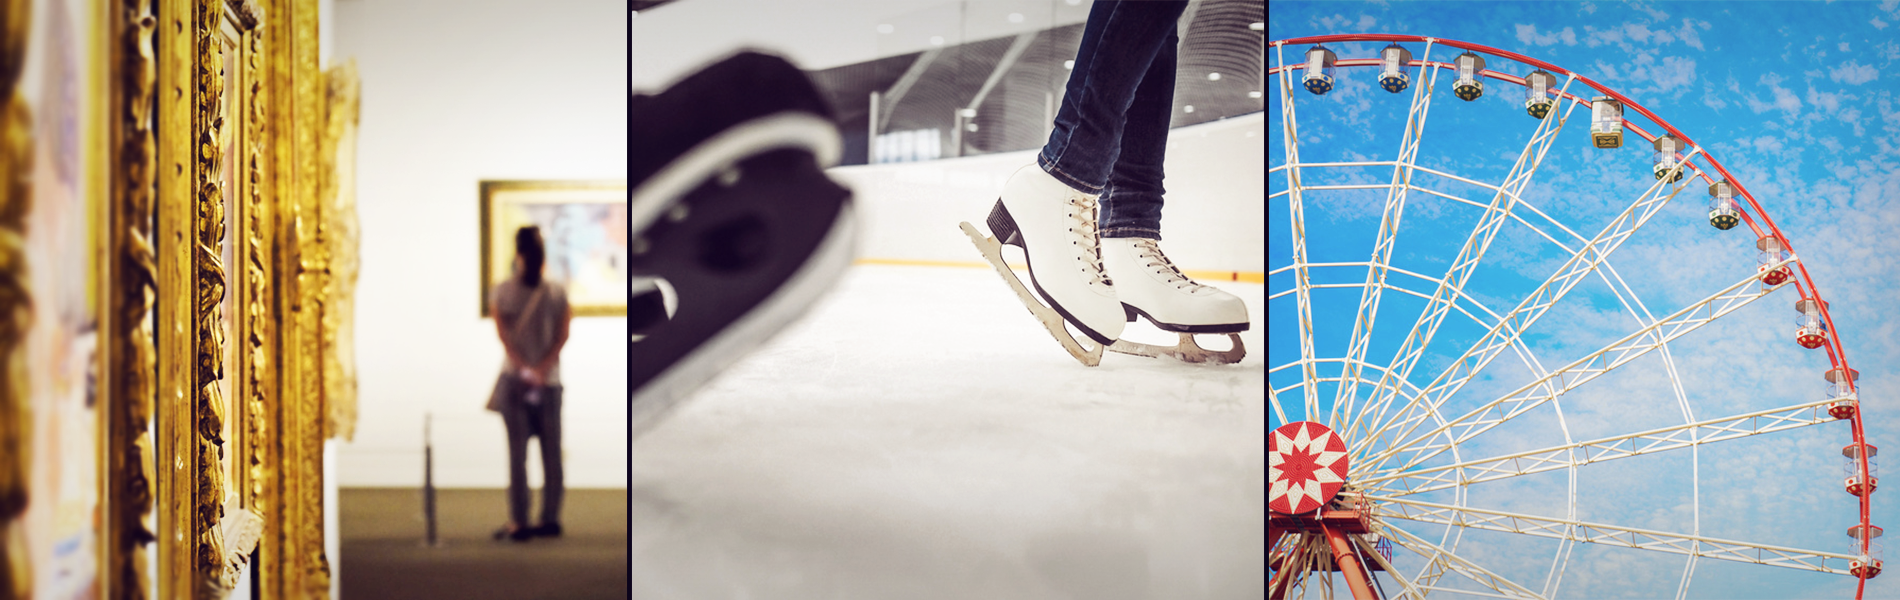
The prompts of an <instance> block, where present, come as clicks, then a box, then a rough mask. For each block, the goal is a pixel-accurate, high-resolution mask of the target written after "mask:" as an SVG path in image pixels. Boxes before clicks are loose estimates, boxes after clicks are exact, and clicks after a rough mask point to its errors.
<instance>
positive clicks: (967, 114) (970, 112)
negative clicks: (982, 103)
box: [957, 108, 976, 119]
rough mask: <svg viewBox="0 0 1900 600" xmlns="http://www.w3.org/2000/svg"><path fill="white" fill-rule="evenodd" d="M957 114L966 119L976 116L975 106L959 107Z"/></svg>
mask: <svg viewBox="0 0 1900 600" xmlns="http://www.w3.org/2000/svg"><path fill="white" fill-rule="evenodd" d="M957 114H958V115H961V116H962V117H963V118H965V119H968V118H972V117H975V116H976V109H974V108H963V109H958V110H957Z"/></svg>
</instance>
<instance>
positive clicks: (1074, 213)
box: [1068, 194, 1166, 287]
mask: <svg viewBox="0 0 1900 600" xmlns="http://www.w3.org/2000/svg"><path fill="white" fill-rule="evenodd" d="M1068 200H1069V219H1070V220H1071V221H1073V223H1071V225H1072V226H1071V227H1069V232H1071V233H1074V234H1077V235H1078V236H1079V238H1080V239H1078V240H1071V241H1070V242H1069V243H1071V244H1075V245H1078V246H1081V247H1082V251H1083V252H1082V254H1080V255H1077V256H1076V257H1075V259H1076V260H1079V261H1082V263H1083V266H1084V270H1085V271H1088V274H1089V284H1090V285H1095V284H1100V285H1106V286H1110V287H1113V286H1114V285H1115V282H1114V281H1111V280H1110V279H1109V278H1108V271H1106V270H1103V269H1102V247H1101V238H1100V236H1098V235H1097V234H1096V232H1095V219H1096V215H1097V212H1096V204H1095V199H1094V198H1092V197H1089V196H1084V195H1082V194H1070V195H1069V198H1068ZM1163 260H1166V259H1163Z"/></svg>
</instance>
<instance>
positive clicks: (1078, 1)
mask: <svg viewBox="0 0 1900 600" xmlns="http://www.w3.org/2000/svg"><path fill="white" fill-rule="evenodd" d="M1068 2H1069V6H1075V5H1077V4H1081V3H1082V0H1068Z"/></svg>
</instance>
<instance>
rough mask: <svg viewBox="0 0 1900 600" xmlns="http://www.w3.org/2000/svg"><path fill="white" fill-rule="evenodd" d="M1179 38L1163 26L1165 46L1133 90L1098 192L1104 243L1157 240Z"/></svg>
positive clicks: (1172, 114) (1172, 30) (1158, 237)
mask: <svg viewBox="0 0 1900 600" xmlns="http://www.w3.org/2000/svg"><path fill="white" fill-rule="evenodd" d="M1179 42H1180V38H1179V37H1178V36H1177V35H1176V33H1175V26H1174V25H1173V22H1172V21H1170V22H1169V26H1168V35H1167V40H1166V41H1165V42H1163V43H1162V44H1161V48H1160V49H1158V50H1156V51H1155V55H1154V60H1153V61H1150V62H1149V63H1148V70H1147V72H1146V73H1144V74H1143V75H1142V78H1141V85H1140V86H1138V87H1136V88H1135V99H1134V101H1133V102H1131V103H1129V105H1128V112H1127V114H1126V117H1127V120H1126V121H1124V122H1123V123H1122V136H1121V153H1120V154H1119V155H1118V156H1117V157H1116V158H1115V167H1114V170H1113V171H1111V172H1110V173H1109V176H1108V186H1107V187H1106V188H1105V189H1103V191H1102V198H1101V204H1102V216H1101V228H1102V237H1104V238H1129V237H1138V238H1148V239H1153V240H1159V239H1161V196H1162V193H1163V190H1162V187H1161V179H1162V171H1161V164H1162V163H1163V162H1165V159H1166V157H1167V150H1168V128H1169V125H1171V124H1172V123H1173V121H1174V61H1175V48H1176V47H1177V46H1178V45H1179Z"/></svg>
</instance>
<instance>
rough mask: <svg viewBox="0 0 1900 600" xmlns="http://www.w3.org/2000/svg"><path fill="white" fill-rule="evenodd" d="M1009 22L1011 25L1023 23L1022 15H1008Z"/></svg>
mask: <svg viewBox="0 0 1900 600" xmlns="http://www.w3.org/2000/svg"><path fill="white" fill-rule="evenodd" d="M1009 22H1011V23H1021V22H1023V13H1009Z"/></svg>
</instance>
